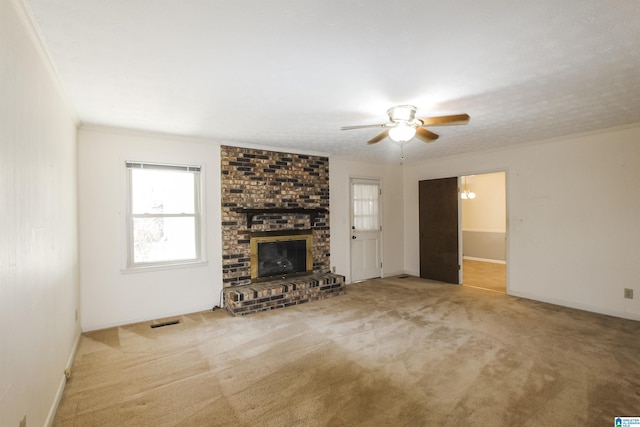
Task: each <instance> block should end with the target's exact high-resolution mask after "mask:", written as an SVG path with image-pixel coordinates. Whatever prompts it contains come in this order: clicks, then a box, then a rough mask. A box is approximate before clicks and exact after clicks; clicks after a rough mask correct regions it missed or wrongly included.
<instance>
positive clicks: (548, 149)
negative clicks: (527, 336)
mask: <svg viewBox="0 0 640 427" xmlns="http://www.w3.org/2000/svg"><path fill="white" fill-rule="evenodd" d="M497 170H506V171H507V179H506V180H507V232H508V242H507V260H508V269H507V281H508V284H509V293H510V294H512V295H516V296H522V297H526V298H531V299H536V300H541V301H547V302H552V303H557V304H562V305H566V306H570V307H575V308H582V309H586V310H590V311H595V312H601V313H605V314H611V315H615V316H620V317H626V318H631V319H637V320H640V303H639V302H640V297H639V296H640V228H639V227H638V215H637V213H638V212H639V211H640V197H636V196H637V195H638V194H640V127H629V128H621V129H613V130H609V131H606V132H605V131H603V132H599V133H594V134H589V135H578V136H574V137H567V138H564V139H558V140H553V141H547V142H540V143H538V144H531V145H527V146H523V147H520V148H514V149H509V150H504V151H495V152H488V153H479V154H472V155H467V156H460V157H457V158H449V159H440V160H434V161H431V162H426V163H421V164H416V165H412V166H406V167H405V175H404V202H405V209H404V214H405V233H404V236H405V238H404V245H405V250H404V253H405V269H406V270H407V272H408V273H411V274H418V273H419V255H418V237H417V234H418V181H420V180H422V179H431V178H441V177H446V176H461V175H470V174H474V173H483V172H493V171H497ZM624 288H631V289H634V294H635V295H636V297H635V299H634V300H627V299H624V298H623V295H624V293H623V292H624V291H623V290H624Z"/></svg>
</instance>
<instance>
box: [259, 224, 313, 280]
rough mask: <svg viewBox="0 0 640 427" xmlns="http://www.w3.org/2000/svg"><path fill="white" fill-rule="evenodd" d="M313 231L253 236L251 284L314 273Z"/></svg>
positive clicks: (277, 232)
mask: <svg viewBox="0 0 640 427" xmlns="http://www.w3.org/2000/svg"><path fill="white" fill-rule="evenodd" d="M312 236H313V235H312V232H311V230H285V231H282V230H281V231H275V232H255V233H251V281H252V282H261V281H267V280H274V279H280V278H285V277H293V276H301V275H304V274H309V273H310V272H312V271H313V254H312V247H313V245H312Z"/></svg>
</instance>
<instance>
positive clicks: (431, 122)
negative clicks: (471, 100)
mask: <svg viewBox="0 0 640 427" xmlns="http://www.w3.org/2000/svg"><path fill="white" fill-rule="evenodd" d="M469 119H470V117H469V115H468V114H454V115H452V116H438V117H424V118H422V119H418V120H420V121H421V122H422V126H447V125H466V124H467V123H469Z"/></svg>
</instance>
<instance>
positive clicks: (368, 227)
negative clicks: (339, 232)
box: [351, 180, 380, 231]
mask: <svg viewBox="0 0 640 427" xmlns="http://www.w3.org/2000/svg"><path fill="white" fill-rule="evenodd" d="M351 186H352V190H351V191H352V197H353V229H354V230H356V231H379V230H380V219H379V218H380V215H379V213H378V209H379V206H380V204H379V196H380V186H379V184H378V183H377V182H367V181H363V180H357V181H356V180H354V181H353V182H352V184H351Z"/></svg>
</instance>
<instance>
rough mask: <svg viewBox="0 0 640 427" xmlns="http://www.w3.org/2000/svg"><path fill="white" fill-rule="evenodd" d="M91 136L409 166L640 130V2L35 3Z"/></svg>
mask: <svg viewBox="0 0 640 427" xmlns="http://www.w3.org/2000/svg"><path fill="white" fill-rule="evenodd" d="M23 1H25V2H26V3H27V5H28V6H29V7H30V8H31V11H32V14H33V17H34V19H35V21H36V24H37V26H38V27H39V29H40V31H41V34H42V36H43V39H44V42H45V44H46V46H47V48H48V51H49V54H50V56H51V58H52V60H53V63H54V66H55V67H56V69H57V71H58V73H59V75H60V78H61V81H62V84H63V86H64V89H65V90H66V92H67V93H68V95H69V97H70V99H71V101H72V103H73V105H74V107H75V109H76V111H77V113H78V115H79V117H80V119H81V121H82V122H83V123H87V124H99V125H108V126H118V127H125V128H132V129H141V130H150V131H157V132H165V133H171V134H178V135H188V136H195V137H204V138H209V139H214V140H219V141H224V142H227V143H230V142H233V141H236V142H239V143H244V144H255V145H265V146H271V147H274V148H279V149H283V150H289V149H290V150H305V151H314V152H323V153H327V154H329V155H335V156H340V157H347V158H354V159H360V160H371V161H397V160H399V153H400V149H399V147H398V146H397V145H396V144H394V143H392V142H391V141H390V140H389V139H385V140H383V141H382V142H380V143H378V144H376V145H375V146H367V145H366V143H365V142H366V141H367V140H368V139H370V138H371V137H373V136H375V135H376V134H377V133H379V132H380V129H360V130H351V131H341V130H340V127H341V126H345V125H358V124H374V123H383V122H386V120H387V115H386V110H387V109H388V108H389V107H391V106H394V105H397V104H413V105H415V106H417V108H418V113H417V116H418V117H424V116H431V115H443V114H457V113H467V114H469V115H470V116H471V122H470V123H469V124H468V125H466V126H447V127H438V128H432V129H431V130H432V131H435V132H437V133H439V134H440V135H441V137H440V139H439V140H437V141H435V142H432V143H429V144H426V143H423V142H421V141H419V140H414V141H412V142H411V143H409V144H408V145H407V146H406V148H405V155H406V157H407V161H415V160H421V159H429V158H437V157H444V156H450V155H458V154H462V153H466V152H472V151H478V150H487V149H495V148H500V147H505V146H509V145H514V144H519V143H524V142H528V141H534V140H539V139H543V138H551V137H558V136H563V135H568V134H574V133H580V132H586V131H592V130H597V129H603V128H608V127H614V126H620V125H626V124H631V123H640V1H637V0H614V1H603V0H562V1H558V0H551V1H549V0H539V1H529V0H528V1H523V0H484V1H477V0H474V1H451V2H443V1H434V0H409V1H407V0H405V1H402V2H400V1H398V2H394V1H389V0H387V1H377V0H374V1H371V0H367V1H365V0H269V1H263V0H252V1H249V0H234V1H226V2H223V1H212V0H208V1H207V0H182V1H175V0H109V1H104V0H23Z"/></svg>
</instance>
